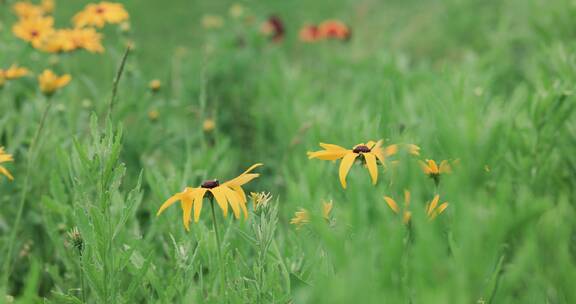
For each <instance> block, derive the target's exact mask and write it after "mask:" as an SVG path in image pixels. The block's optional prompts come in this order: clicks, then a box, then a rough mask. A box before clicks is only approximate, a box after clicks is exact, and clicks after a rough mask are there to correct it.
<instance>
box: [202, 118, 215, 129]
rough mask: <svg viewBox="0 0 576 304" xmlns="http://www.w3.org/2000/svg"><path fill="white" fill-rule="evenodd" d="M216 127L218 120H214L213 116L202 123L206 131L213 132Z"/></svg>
mask: <svg viewBox="0 0 576 304" xmlns="http://www.w3.org/2000/svg"><path fill="white" fill-rule="evenodd" d="M215 128H216V122H214V120H213V119H211V118H206V119H204V122H203V123H202V129H203V130H204V132H212V131H214V129H215Z"/></svg>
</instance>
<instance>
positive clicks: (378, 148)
mask: <svg viewBox="0 0 576 304" xmlns="http://www.w3.org/2000/svg"><path fill="white" fill-rule="evenodd" d="M381 145H382V140H379V141H377V142H376V143H375V144H374V148H372V151H370V152H371V153H372V154H374V155H375V156H376V158H377V159H378V160H379V161H380V163H381V164H382V165H383V166H386V157H385V155H384V151H382V147H381Z"/></svg>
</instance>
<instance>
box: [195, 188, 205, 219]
mask: <svg viewBox="0 0 576 304" xmlns="http://www.w3.org/2000/svg"><path fill="white" fill-rule="evenodd" d="M206 190H207V189H205V188H200V189H198V191H197V192H196V193H195V194H194V197H193V198H194V222H196V223H198V220H200V212H201V211H202V204H203V203H204V194H206Z"/></svg>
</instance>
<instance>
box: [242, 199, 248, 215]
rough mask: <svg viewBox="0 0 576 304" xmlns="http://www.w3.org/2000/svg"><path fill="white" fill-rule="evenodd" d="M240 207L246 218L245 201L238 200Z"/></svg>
mask: <svg viewBox="0 0 576 304" xmlns="http://www.w3.org/2000/svg"><path fill="white" fill-rule="evenodd" d="M240 208H241V209H242V212H243V213H244V218H245V219H247V218H248V209H246V202H240Z"/></svg>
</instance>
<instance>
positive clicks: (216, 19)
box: [202, 15, 224, 29]
mask: <svg viewBox="0 0 576 304" xmlns="http://www.w3.org/2000/svg"><path fill="white" fill-rule="evenodd" d="M202 26H203V27H204V28H206V29H216V28H221V27H222V26H224V19H222V17H220V16H215V15H205V16H204V17H202Z"/></svg>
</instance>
